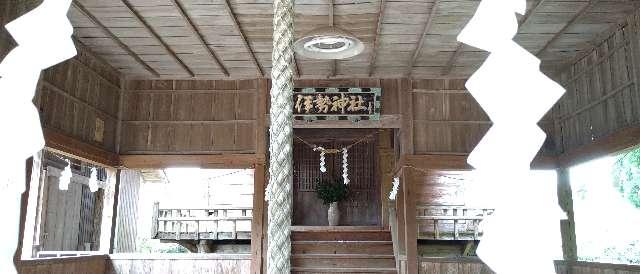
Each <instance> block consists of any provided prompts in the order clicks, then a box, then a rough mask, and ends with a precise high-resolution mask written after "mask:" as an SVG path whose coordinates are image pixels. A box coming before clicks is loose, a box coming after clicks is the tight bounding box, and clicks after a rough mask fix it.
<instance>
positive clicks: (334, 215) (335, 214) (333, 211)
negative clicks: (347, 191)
mask: <svg viewBox="0 0 640 274" xmlns="http://www.w3.org/2000/svg"><path fill="white" fill-rule="evenodd" d="M327 219H328V220H329V225H330V226H337V225H338V221H340V209H338V202H334V203H331V204H330V205H329V211H328V212H327Z"/></svg>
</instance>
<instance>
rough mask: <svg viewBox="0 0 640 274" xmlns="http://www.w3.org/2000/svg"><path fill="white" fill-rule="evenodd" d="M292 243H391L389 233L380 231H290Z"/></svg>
mask: <svg viewBox="0 0 640 274" xmlns="http://www.w3.org/2000/svg"><path fill="white" fill-rule="evenodd" d="M291 240H292V241H391V232H389V231H388V230H382V229H350V230H305V231H295V230H294V231H291Z"/></svg>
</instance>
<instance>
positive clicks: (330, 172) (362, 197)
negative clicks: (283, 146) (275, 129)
mask: <svg viewBox="0 0 640 274" xmlns="http://www.w3.org/2000/svg"><path fill="white" fill-rule="evenodd" d="M376 133H377V130H370V129H297V130H295V131H294V134H295V135H296V137H297V138H294V148H293V154H294V156H293V162H294V167H293V169H294V173H293V225H298V226H325V225H327V209H328V205H324V204H323V203H322V201H321V200H320V199H318V198H317V196H316V192H315V189H316V187H317V185H318V182H319V180H322V179H325V178H326V179H330V178H331V177H333V178H341V177H342V174H343V169H342V154H327V155H326V160H325V166H326V172H324V173H323V172H321V171H320V154H319V152H316V151H313V147H312V146H313V145H316V146H322V147H324V148H327V149H340V148H343V147H347V146H349V145H352V144H354V143H356V142H358V141H360V142H358V143H357V144H355V145H353V146H352V147H351V148H350V149H349V151H348V154H349V157H348V174H349V180H350V183H349V195H348V197H347V199H346V200H345V201H343V202H340V203H339V208H340V222H339V223H340V225H341V226H379V225H381V216H380V212H381V211H380V206H381V202H380V180H379V178H378V176H376V174H378V172H377V169H378V157H377V156H378V136H377V134H376ZM363 138H364V139H363ZM303 140H304V141H303Z"/></svg>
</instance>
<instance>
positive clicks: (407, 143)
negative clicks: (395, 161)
mask: <svg viewBox="0 0 640 274" xmlns="http://www.w3.org/2000/svg"><path fill="white" fill-rule="evenodd" d="M397 84H398V90H399V92H398V97H399V98H398V101H399V102H400V109H401V114H402V128H401V129H400V138H401V139H400V140H401V141H400V144H401V145H400V153H401V154H402V155H412V154H413V148H414V147H413V93H412V92H411V89H412V88H411V80H409V79H401V80H398V83H397Z"/></svg>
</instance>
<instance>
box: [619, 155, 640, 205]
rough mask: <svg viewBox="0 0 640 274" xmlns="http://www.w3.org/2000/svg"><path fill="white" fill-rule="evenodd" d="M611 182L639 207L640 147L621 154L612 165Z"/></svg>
mask: <svg viewBox="0 0 640 274" xmlns="http://www.w3.org/2000/svg"><path fill="white" fill-rule="evenodd" d="M613 182H614V186H615V187H616V189H618V191H619V192H620V194H622V195H623V196H624V197H625V198H626V199H627V200H629V202H631V204H633V205H634V206H635V207H636V208H640V148H637V149H635V150H633V151H630V152H628V153H626V154H623V155H622V156H621V157H620V158H619V159H618V161H616V163H615V164H614V165H613Z"/></svg>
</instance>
